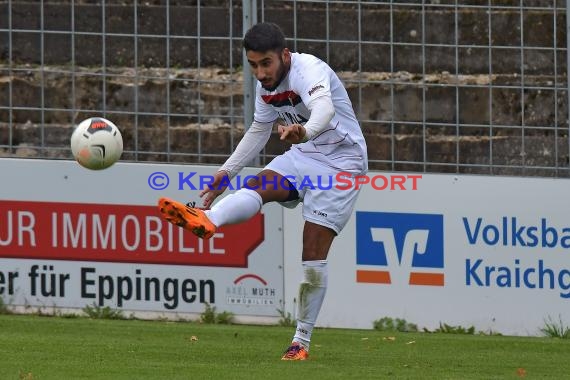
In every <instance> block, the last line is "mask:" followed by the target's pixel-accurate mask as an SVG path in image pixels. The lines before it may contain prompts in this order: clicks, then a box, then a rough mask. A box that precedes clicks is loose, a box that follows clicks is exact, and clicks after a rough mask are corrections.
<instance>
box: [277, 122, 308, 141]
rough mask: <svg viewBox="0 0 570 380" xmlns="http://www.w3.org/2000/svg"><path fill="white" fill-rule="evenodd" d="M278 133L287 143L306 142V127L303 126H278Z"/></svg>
mask: <svg viewBox="0 0 570 380" xmlns="http://www.w3.org/2000/svg"><path fill="white" fill-rule="evenodd" d="M277 132H278V133H279V138H280V139H281V140H282V141H287V142H290V143H291V144H299V143H302V142H305V140H304V139H305V134H306V133H307V131H306V130H305V127H303V126H302V125H301V124H290V125H278V126H277Z"/></svg>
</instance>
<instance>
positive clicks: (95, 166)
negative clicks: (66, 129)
mask: <svg viewBox="0 0 570 380" xmlns="http://www.w3.org/2000/svg"><path fill="white" fill-rule="evenodd" d="M71 152H72V154H73V157H74V158H75V160H76V161H77V162H78V163H79V164H80V165H81V166H83V167H85V168H87V169H91V170H101V169H106V168H108V167H110V166H111V165H113V164H114V163H115V162H117V161H118V160H119V158H121V154H123V137H122V136H121V131H120V130H119V128H117V126H116V125H115V124H113V123H112V122H111V121H109V120H107V119H104V118H102V117H91V118H89V119H86V120H83V121H82V122H81V123H79V125H78V126H77V128H75V130H74V131H73V134H72V135H71Z"/></svg>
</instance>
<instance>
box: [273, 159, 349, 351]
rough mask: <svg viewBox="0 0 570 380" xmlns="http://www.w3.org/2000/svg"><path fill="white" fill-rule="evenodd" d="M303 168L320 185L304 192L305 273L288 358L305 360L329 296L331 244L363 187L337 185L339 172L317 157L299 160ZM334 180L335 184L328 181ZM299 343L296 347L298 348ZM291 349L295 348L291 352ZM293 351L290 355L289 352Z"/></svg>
mask: <svg viewBox="0 0 570 380" xmlns="http://www.w3.org/2000/svg"><path fill="white" fill-rule="evenodd" d="M296 165H297V167H298V168H299V170H300V171H301V172H303V173H306V176H308V177H309V178H310V182H311V183H312V184H318V183H319V179H320V180H322V181H321V182H320V183H321V184H323V185H322V186H316V187H314V188H311V189H307V190H306V191H304V189H303V188H299V191H300V192H303V191H304V193H303V218H304V219H305V228H304V231H303V262H302V265H303V274H304V278H303V281H302V282H301V284H300V287H299V298H298V304H297V329H296V331H295V335H294V337H293V344H292V346H291V348H290V349H289V350H288V351H287V352H286V354H285V355H284V357H283V359H285V360H303V359H305V358H306V357H307V356H308V351H309V346H310V341H311V336H312V332H313V328H314V326H315V323H316V321H317V316H318V315H319V312H320V309H321V305H322V303H323V300H324V298H325V294H326V290H327V281H328V269H327V268H328V264H327V258H328V252H329V249H330V246H331V244H332V242H333V240H334V237H335V236H337V235H338V234H339V233H340V232H341V231H342V229H343V228H344V226H345V225H346V223H347V222H348V220H349V219H350V216H351V215H352V212H353V209H354V205H355V203H356V199H357V197H358V193H359V190H355V189H354V188H351V189H345V188H344V187H342V186H341V187H340V188H339V187H337V186H335V179H336V178H337V177H336V174H337V173H336V172H335V171H331V169H330V168H328V167H325V166H323V165H322V164H320V163H319V162H315V160H310V159H307V158H305V157H301V158H299V159H297V160H296ZM327 179H330V181H332V183H330V184H329V183H328V181H327ZM295 346H296V347H295ZM289 351H292V352H291V353H289ZM288 353H289V354H288Z"/></svg>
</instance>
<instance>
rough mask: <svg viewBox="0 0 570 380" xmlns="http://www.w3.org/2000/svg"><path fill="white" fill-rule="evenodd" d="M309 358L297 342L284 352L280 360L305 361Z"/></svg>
mask: <svg viewBox="0 0 570 380" xmlns="http://www.w3.org/2000/svg"><path fill="white" fill-rule="evenodd" d="M308 358H309V353H308V352H307V350H305V347H303V346H302V345H301V344H299V343H297V342H293V343H291V346H289V348H288V349H287V351H285V353H284V354H283V356H282V357H281V360H306V359H308Z"/></svg>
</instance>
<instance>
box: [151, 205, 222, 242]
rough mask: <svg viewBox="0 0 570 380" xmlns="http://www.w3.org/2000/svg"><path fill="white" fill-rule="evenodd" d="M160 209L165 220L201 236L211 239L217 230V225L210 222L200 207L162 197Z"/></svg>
mask: <svg viewBox="0 0 570 380" xmlns="http://www.w3.org/2000/svg"><path fill="white" fill-rule="evenodd" d="M158 209H159V210H160V213H161V214H162V217H163V218H164V220H166V221H168V222H170V223H172V224H175V225H177V226H178V227H182V228H184V229H185V230H188V231H190V232H192V233H193V234H194V235H196V236H198V237H199V238H202V239H209V238H211V237H212V236H214V233H215V232H216V226H215V225H214V224H213V223H212V222H210V219H208V217H207V216H206V214H205V213H204V211H202V210H200V209H198V208H194V207H190V206H186V205H185V204H183V203H180V202H177V201H175V200H172V199H170V198H166V197H162V198H160V199H159V200H158Z"/></svg>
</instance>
